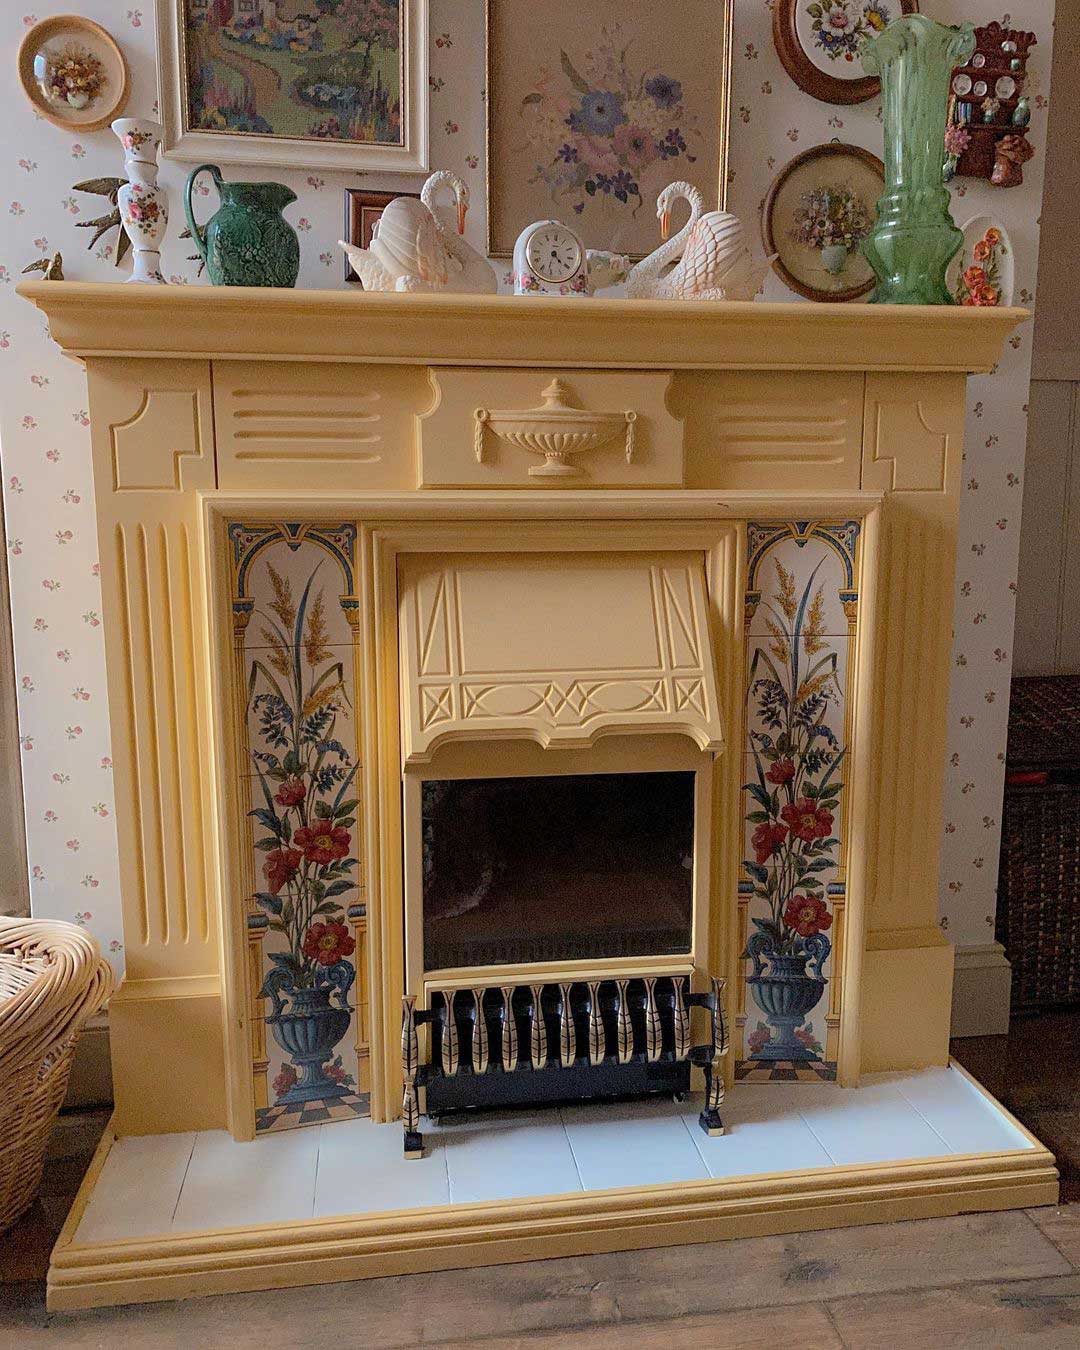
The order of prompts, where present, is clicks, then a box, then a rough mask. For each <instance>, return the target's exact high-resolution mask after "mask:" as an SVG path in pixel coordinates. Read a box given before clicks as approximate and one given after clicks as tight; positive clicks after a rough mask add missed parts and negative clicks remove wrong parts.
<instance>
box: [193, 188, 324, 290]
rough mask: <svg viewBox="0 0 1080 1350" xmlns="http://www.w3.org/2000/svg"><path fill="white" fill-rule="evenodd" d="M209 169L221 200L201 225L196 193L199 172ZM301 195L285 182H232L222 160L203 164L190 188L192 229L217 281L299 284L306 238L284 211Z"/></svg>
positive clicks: (197, 246) (227, 283) (229, 282)
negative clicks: (224, 172)
mask: <svg viewBox="0 0 1080 1350" xmlns="http://www.w3.org/2000/svg"><path fill="white" fill-rule="evenodd" d="M201 173H208V174H210V176H211V177H212V178H213V180H214V183H215V185H216V186H217V190H218V195H219V196H220V198H221V205H220V206H219V207H218V209H217V211H216V212H215V214H214V215H213V216H211V217H210V219H209V220H208V221H207V223H206V224H205V225H198V224H196V221H195V213H194V211H193V210H192V208H191V193H192V189H193V188H194V186H195V180H196V178H198V176H199V174H201ZM294 201H296V193H295V192H293V191H292V189H291V188H287V187H285V186H284V184H282V183H226V182H225V181H224V180H223V179H222V177H221V170H220V169H219V168H218V167H217V165H216V164H200V165H199V167H198V168H197V169H193V170H192V171H191V173H190V174H189V176H188V180H187V186H186V187H185V188H184V214H185V215H186V216H187V223H188V229H189V230H190V231H191V237H192V239H193V240H194V241H195V247H196V248H197V249H198V250H199V256H200V257H201V258H202V260H203V262H205V263H206V271H207V274H208V275H209V277H210V281H211V283H212V284H213V285H214V286H295V285H296V277H297V273H298V272H299V271H300V240H299V239H298V238H297V234H296V231H295V230H294V229H293V227H292V226H291V225H290V224H289V222H288V221H287V220H286V219H285V218H284V216H283V215H282V214H281V213H282V211H284V209H285V207H286V206H288V205H289V204H290V203H291V202H294Z"/></svg>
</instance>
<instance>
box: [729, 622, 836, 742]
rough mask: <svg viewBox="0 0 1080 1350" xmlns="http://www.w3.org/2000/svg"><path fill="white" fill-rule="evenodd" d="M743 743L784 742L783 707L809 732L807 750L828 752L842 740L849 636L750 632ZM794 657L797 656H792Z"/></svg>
mask: <svg viewBox="0 0 1080 1350" xmlns="http://www.w3.org/2000/svg"><path fill="white" fill-rule="evenodd" d="M746 647H747V658H746V678H747V706H746V749H747V750H751V749H753V748H755V747H756V748H757V749H758V750H760V751H768V750H771V749H772V748H773V747H775V746H777V745H778V744H781V745H782V744H784V743H785V742H784V729H785V725H786V721H787V707H788V704H789V703H791V701H792V696H793V695H794V696H795V703H794V710H793V717H794V719H795V720H796V722H798V723H799V724H801V725H803V726H804V727H805V729H806V730H807V732H813V736H812V740H811V744H810V746H809V748H808V749H809V750H816V751H818V752H819V753H821V754H825V753H828V752H834V751H836V750H837V749H839V747H840V746H841V745H842V744H843V743H844V739H845V726H844V721H845V716H846V713H847V693H848V687H847V679H848V655H849V650H850V641H849V639H848V637H847V635H846V634H845V635H844V636H843V637H822V636H818V637H812V638H804V639H803V641H801V642H799V643H792V642H791V641H790V640H789V639H788V638H787V637H773V636H771V635H770V636H769V637H752V638H749V639H748V640H747V644H746ZM794 658H797V661H796V660H795V659H794Z"/></svg>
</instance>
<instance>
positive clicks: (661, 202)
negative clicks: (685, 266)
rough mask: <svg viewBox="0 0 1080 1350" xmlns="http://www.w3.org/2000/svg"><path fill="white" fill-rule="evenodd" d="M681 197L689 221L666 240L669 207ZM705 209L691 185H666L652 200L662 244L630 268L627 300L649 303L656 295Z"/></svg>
mask: <svg viewBox="0 0 1080 1350" xmlns="http://www.w3.org/2000/svg"><path fill="white" fill-rule="evenodd" d="M680 197H681V198H682V199H683V200H684V201H686V202H688V203H689V205H690V219H689V220H688V221H687V222H686V224H685V225H684V226H683V228H682V229H681V230H680V231H679V233H678V234H677V235H675V236H674V238H672V239H669V238H668V231H669V229H670V225H671V208H672V206H673V205H674V204H675V202H676V201H677V200H678V199H679V198H680ZM704 209H705V201H704V199H703V197H702V195H701V193H700V192H699V191H698V190H697V188H696V187H694V185H693V183H682V182H679V183H669V184H668V186H667V187H666V188H664V190H663V192H661V193H660V195H659V197H657V199H656V217H657V219H658V220H659V221H660V233H661V236H662V238H663V239H664V243H662V244H661V245H660V247H659V248H656V249H653V251H652V252H651V253H650V254H649V255H648V257H647V258H642V260H641V261H640V262H639V263H635V264H634V266H633V267H631V269H630V272H629V275H628V276H627V278H626V295H627V298H628V299H631V300H650V299H654V298H656V297H657V296H659V295H660V289H659V288H660V286H661V283H662V282H663V281H665V280H666V277H667V274H668V273H669V272H670V271H671V270H672V268H674V267H675V266H676V265H677V264H678V262H679V260H680V258H681V257H682V256H683V251H684V250H685V248H686V245H687V243H688V242H689V239H690V233H691V231H692V230H693V228H694V226H695V225H696V224H697V222H698V220H699V219H700V217H701V213H702V211H703V210H704Z"/></svg>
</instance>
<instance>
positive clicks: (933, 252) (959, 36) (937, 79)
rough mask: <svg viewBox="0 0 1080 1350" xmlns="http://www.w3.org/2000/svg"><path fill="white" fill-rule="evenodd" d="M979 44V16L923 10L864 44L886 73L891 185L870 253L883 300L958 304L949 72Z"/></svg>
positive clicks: (876, 69)
mask: <svg viewBox="0 0 1080 1350" xmlns="http://www.w3.org/2000/svg"><path fill="white" fill-rule="evenodd" d="M974 50H975V31H974V29H973V28H972V26H971V24H969V23H964V24H958V25H957V26H956V27H949V26H946V25H945V24H940V23H935V21H934V20H933V19H928V18H926V16H925V15H922V14H905V15H904V16H903V17H902V18H899V19H895V20H894V21H893V22H892V23H890V24H889V26H888V27H887V28H885V29H883V30H882V32H880V33H879V34H878V35H877V37H875V38H871V39H870V40H869V41H868V42H866V43H865V44H864V46H863V52H862V59H863V68H864V69H865V70H866V71H867V73H868V74H870V75H880V76H881V98H882V116H883V120H884V123H885V192H884V194H883V195H882V197H881V200H880V201H879V202H878V204H877V213H876V218H875V224H874V228H873V229H872V230H871V232H870V234H869V236H868V237H867V238H866V239H865V240H864V241H863V253H864V254H865V255H866V257H867V259H868V261H869V263H870V266H871V267H872V268H873V269H874V274H875V275H876V276H877V279H878V284H877V287H876V288H875V290H874V293H873V295H871V297H870V302H871V304H878V305H951V304H954V303H955V301H954V300H953V297H952V296H951V295H950V294H949V288H948V286H947V285H946V284H945V272H946V269H947V268H948V266H949V263H950V262H951V261H952V259H953V256H954V255H955V253H956V251H957V249H958V248H959V247H960V245H961V244H962V243H963V240H964V236H963V235H962V234H961V232H960V230H958V229H957V227H956V222H955V221H954V220H953V218H952V213H951V212H950V210H949V190H948V188H947V187H946V186H945V182H944V174H943V170H942V166H943V164H944V162H945V117H946V113H947V109H948V100H949V80H950V78H951V77H952V72H953V69H954V67H956V66H958V65H963V64H964V62H965V61H966V60H967V58H968V57H969V56H970V55H971V53H972V52H973V51H974Z"/></svg>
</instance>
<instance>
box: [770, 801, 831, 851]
mask: <svg viewBox="0 0 1080 1350" xmlns="http://www.w3.org/2000/svg"><path fill="white" fill-rule="evenodd" d="M780 819H781V820H782V821H783V822H784V824H785V825H787V827H788V829H789V830H790V831H791V833H792V834H793V835H794V836H795V838H796V839H801V840H803V842H804V843H807V844H812V843H813V842H814V840H815V839H827V838H828V836H829V835H830V834H831V833H832V825H833V817H832V812H831V811H826V810H825V808H824V807H823V806H818V804H817V802H815V801H813V800H812V798H810V797H800V798H799V799H798V801H795V802H792V803H791V805H790V806H785V807H784V808H783V809H782V810H781V812H780Z"/></svg>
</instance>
